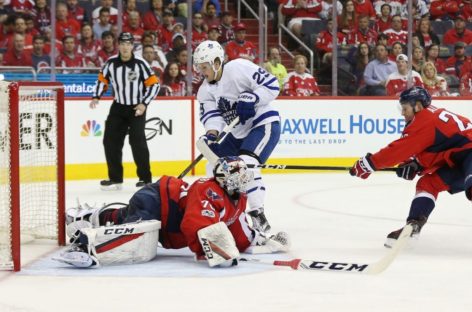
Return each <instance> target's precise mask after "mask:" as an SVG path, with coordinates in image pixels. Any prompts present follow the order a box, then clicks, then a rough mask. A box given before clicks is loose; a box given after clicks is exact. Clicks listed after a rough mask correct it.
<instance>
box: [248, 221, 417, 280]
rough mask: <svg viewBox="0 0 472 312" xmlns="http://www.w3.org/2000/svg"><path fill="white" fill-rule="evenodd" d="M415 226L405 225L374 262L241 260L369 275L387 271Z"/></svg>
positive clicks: (301, 268)
mask: <svg viewBox="0 0 472 312" xmlns="http://www.w3.org/2000/svg"><path fill="white" fill-rule="evenodd" d="M412 231H413V227H412V226H411V225H409V224H407V225H405V227H404V228H403V231H402V232H401V233H400V236H399V237H398V239H397V241H396V243H395V244H394V245H393V247H392V248H391V249H390V250H389V251H388V252H387V254H386V255H385V256H383V257H382V258H381V259H380V260H379V261H377V262H374V263H348V262H331V261H319V260H305V259H292V260H274V261H267V260H266V261H263V260H260V259H251V258H240V260H241V261H247V262H253V263H260V264H268V265H275V266H287V267H290V268H292V269H294V270H309V271H336V272H342V271H344V272H355V273H363V274H369V275H375V274H379V273H382V272H383V271H385V270H386V269H387V268H388V267H389V266H390V264H391V263H392V261H393V260H394V259H395V258H396V256H397V255H398V253H400V251H401V250H402V249H403V248H404V247H405V245H406V244H407V242H408V240H409V238H410V235H411V232H412Z"/></svg>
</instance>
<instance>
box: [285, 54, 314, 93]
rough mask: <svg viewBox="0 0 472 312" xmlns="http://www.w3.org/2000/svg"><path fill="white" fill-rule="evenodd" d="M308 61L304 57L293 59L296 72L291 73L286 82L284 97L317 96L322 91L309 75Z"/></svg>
mask: <svg viewBox="0 0 472 312" xmlns="http://www.w3.org/2000/svg"><path fill="white" fill-rule="evenodd" d="M307 64H308V60H307V58H306V57H305V56H304V55H296V56H295V58H294V59H293V65H294V68H295V71H293V72H290V73H289V74H288V75H287V77H286V78H285V81H284V90H283V93H282V94H283V95H287V96H316V95H320V89H319V88H318V84H317V83H316V79H315V77H313V76H312V75H310V74H309V73H307V70H306V66H307Z"/></svg>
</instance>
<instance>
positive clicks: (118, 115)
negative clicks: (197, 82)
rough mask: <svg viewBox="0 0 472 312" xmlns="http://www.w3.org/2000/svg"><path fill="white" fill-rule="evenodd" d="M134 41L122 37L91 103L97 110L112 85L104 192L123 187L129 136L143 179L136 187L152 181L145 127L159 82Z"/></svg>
mask: <svg viewBox="0 0 472 312" xmlns="http://www.w3.org/2000/svg"><path fill="white" fill-rule="evenodd" d="M133 42H134V38H133V35H132V34H131V33H129V32H123V33H121V34H120V36H119V37H118V44H119V54H118V55H115V56H112V57H110V58H109V59H108V61H107V62H106V63H105V65H103V68H102V70H101V71H100V73H99V74H98V80H97V82H96V84H95V88H94V92H93V97H92V101H91V102H90V108H92V109H93V108H96V107H97V105H98V101H99V99H100V96H101V95H102V94H103V93H104V92H106V90H107V89H108V86H109V85H110V84H111V85H112V87H113V94H114V100H113V104H112V105H111V107H110V113H109V114H108V117H107V120H106V123H105V134H104V137H103V145H104V147H105V157H106V160H107V166H108V180H103V181H101V182H100V185H101V188H102V190H120V189H121V187H122V183H123V164H122V158H123V157H122V156H123V153H122V150H123V145H124V141H125V137H126V135H127V134H129V144H130V145H131V151H132V153H133V158H134V162H135V163H136V167H137V174H138V177H139V181H138V183H137V184H136V186H137V187H141V186H144V185H145V184H147V183H151V182H152V174H151V168H150V164H149V149H148V146H147V142H146V135H145V132H144V126H145V123H146V108H147V105H149V103H150V102H151V100H152V99H154V97H155V96H156V95H157V93H158V92H159V80H158V78H157V77H156V75H155V74H154V72H153V71H152V69H151V68H150V67H149V65H148V63H147V62H146V61H145V60H143V59H142V58H139V57H135V56H134V54H133Z"/></svg>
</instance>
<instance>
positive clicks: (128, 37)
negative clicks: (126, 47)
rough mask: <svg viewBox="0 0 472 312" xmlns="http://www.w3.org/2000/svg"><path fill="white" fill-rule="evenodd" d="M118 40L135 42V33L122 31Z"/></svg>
mask: <svg viewBox="0 0 472 312" xmlns="http://www.w3.org/2000/svg"><path fill="white" fill-rule="evenodd" d="M118 42H130V43H133V42H134V38H133V35H132V34H131V33H129V32H122V33H121V34H120V35H119V36H118Z"/></svg>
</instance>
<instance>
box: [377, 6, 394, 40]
mask: <svg viewBox="0 0 472 312" xmlns="http://www.w3.org/2000/svg"><path fill="white" fill-rule="evenodd" d="M378 2H381V1H378ZM391 13H392V7H391V6H390V4H389V3H384V4H382V6H381V8H380V15H378V17H377V19H376V21H375V30H377V32H379V33H382V32H384V31H386V30H387V29H389V28H390V25H392V15H391Z"/></svg>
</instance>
